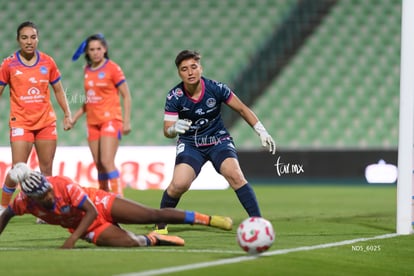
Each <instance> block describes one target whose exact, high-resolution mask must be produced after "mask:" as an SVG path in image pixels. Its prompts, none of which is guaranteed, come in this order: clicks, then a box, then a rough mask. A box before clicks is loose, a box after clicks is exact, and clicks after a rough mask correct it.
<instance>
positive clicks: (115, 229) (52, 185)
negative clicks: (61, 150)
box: [0, 163, 232, 248]
mask: <svg viewBox="0 0 414 276" xmlns="http://www.w3.org/2000/svg"><path fill="white" fill-rule="evenodd" d="M10 176H11V179H12V180H13V181H15V182H16V183H20V186H21V192H20V193H19V194H18V195H17V196H16V197H15V199H14V200H13V201H12V203H11V204H10V205H9V206H8V208H6V209H5V210H4V211H3V212H2V214H1V215H0V234H1V233H2V232H3V230H4V228H5V227H6V226H7V224H8V222H9V221H10V219H11V218H12V217H13V216H15V215H23V214H32V215H34V216H36V217H38V218H41V219H43V220H44V221H45V222H47V223H48V224H54V225H60V226H62V227H64V228H68V230H69V232H70V233H71V235H70V236H69V238H67V239H66V241H65V242H64V244H63V245H62V246H61V248H73V247H74V246H75V243H76V241H77V240H78V239H84V240H86V241H88V242H91V243H94V244H96V245H98V246H116V247H133V246H154V245H178V246H182V245H184V240H183V239H182V238H180V237H177V236H168V235H160V234H157V233H155V232H152V233H149V234H147V235H137V234H134V233H132V232H130V231H127V230H125V229H122V228H121V227H120V226H119V225H118V224H119V223H121V224H152V223H158V222H168V223H172V224H199V225H206V226H212V227H217V228H221V229H225V230H231V228H232V220H231V219H230V218H229V217H222V216H209V215H205V214H201V213H198V212H192V211H182V210H176V209H173V208H165V209H154V208H149V207H146V206H144V205H141V204H139V203H137V202H134V201H131V200H128V199H124V198H120V197H117V196H116V194H114V193H109V192H106V191H103V190H99V189H95V188H85V187H81V186H80V185H78V184H76V183H74V182H73V181H72V180H71V179H70V178H68V177H63V176H48V177H45V176H44V175H42V174H41V173H40V172H36V171H32V170H30V169H29V168H28V167H27V165H26V164H25V163H18V164H16V165H14V167H13V168H12V169H11V170H10Z"/></svg>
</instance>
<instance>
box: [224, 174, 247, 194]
mask: <svg viewBox="0 0 414 276" xmlns="http://www.w3.org/2000/svg"><path fill="white" fill-rule="evenodd" d="M224 178H226V180H227V182H229V184H230V186H231V187H232V188H233V189H234V190H237V189H238V188H240V187H241V186H243V185H244V184H246V183H247V180H246V178H245V177H244V175H243V174H242V173H237V172H234V173H231V174H228V175H226V176H224Z"/></svg>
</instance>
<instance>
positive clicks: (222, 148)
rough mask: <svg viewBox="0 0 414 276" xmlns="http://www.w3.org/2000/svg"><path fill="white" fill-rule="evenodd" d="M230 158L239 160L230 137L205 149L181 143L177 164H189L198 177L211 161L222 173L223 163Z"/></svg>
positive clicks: (178, 148) (178, 147)
mask: <svg viewBox="0 0 414 276" xmlns="http://www.w3.org/2000/svg"><path fill="white" fill-rule="evenodd" d="M229 157H230V158H235V159H238V156H237V151H236V148H235V147H234V144H233V141H232V139H231V138H230V137H228V138H226V139H223V140H220V142H218V143H216V144H214V145H210V146H205V147H197V146H195V145H193V144H191V143H184V142H181V143H178V145H177V156H176V158H175V164H176V165H177V164H181V163H185V164H188V165H190V166H191V167H192V168H193V169H194V171H195V173H196V175H198V174H199V173H200V171H201V167H203V165H204V164H205V163H206V162H207V161H211V163H212V164H213V166H214V169H215V170H216V171H217V172H218V173H220V166H221V163H223V161H224V160H225V159H226V158H229Z"/></svg>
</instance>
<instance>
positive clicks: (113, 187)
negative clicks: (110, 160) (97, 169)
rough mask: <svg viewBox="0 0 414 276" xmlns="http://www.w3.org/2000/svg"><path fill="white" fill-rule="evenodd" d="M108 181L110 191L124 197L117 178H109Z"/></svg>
mask: <svg viewBox="0 0 414 276" xmlns="http://www.w3.org/2000/svg"><path fill="white" fill-rule="evenodd" d="M109 182H110V183H111V191H112V192H113V193H115V194H117V195H120V196H121V197H124V193H123V191H122V186H121V183H120V181H119V178H112V179H110V180H109Z"/></svg>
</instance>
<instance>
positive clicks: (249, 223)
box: [237, 217, 276, 254]
mask: <svg viewBox="0 0 414 276" xmlns="http://www.w3.org/2000/svg"><path fill="white" fill-rule="evenodd" d="M275 237H276V235H275V231H274V230H273V226H272V224H271V223H270V222H269V221H268V220H266V219H264V218H262V217H250V218H247V219H245V220H244V221H243V222H242V223H240V225H239V227H238V228H237V243H238V244H239V246H240V247H241V248H242V249H243V250H244V251H246V252H247V253H249V254H260V253H262V252H264V251H266V250H268V249H269V248H270V247H271V246H272V244H273V242H274V241H275Z"/></svg>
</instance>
